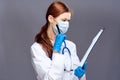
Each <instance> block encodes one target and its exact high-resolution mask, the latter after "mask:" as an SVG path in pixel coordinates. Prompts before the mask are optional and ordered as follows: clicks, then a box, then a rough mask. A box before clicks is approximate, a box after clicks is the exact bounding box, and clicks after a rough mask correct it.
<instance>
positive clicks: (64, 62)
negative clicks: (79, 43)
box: [31, 40, 80, 80]
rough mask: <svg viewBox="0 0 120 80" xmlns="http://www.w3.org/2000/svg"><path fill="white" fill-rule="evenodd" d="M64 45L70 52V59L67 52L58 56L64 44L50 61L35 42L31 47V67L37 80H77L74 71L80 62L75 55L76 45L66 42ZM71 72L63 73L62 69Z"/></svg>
mask: <svg viewBox="0 0 120 80" xmlns="http://www.w3.org/2000/svg"><path fill="white" fill-rule="evenodd" d="M65 41H66V45H67V47H68V48H69V50H70V52H71V58H70V55H69V53H68V51H65V53H64V55H62V54H60V53H61V52H62V48H63V47H64V44H62V47H61V52H60V53H55V54H53V56H52V60H51V59H50V58H49V57H48V56H47V54H46V52H45V51H44V50H43V48H42V46H41V45H40V44H38V43H37V42H35V43H33V45H32V46H31V56H32V65H33V67H34V69H35V72H36V76H37V79H38V80H78V78H77V77H76V76H75V75H74V69H75V68H76V67H77V66H78V65H79V63H80V61H79V58H78V56H77V54H76V45H75V44H74V43H73V42H71V41H68V40H65ZM65 68H66V69H67V70H70V68H72V69H73V71H69V72H67V71H64V69H65Z"/></svg>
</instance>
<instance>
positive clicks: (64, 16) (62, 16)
mask: <svg viewBox="0 0 120 80" xmlns="http://www.w3.org/2000/svg"><path fill="white" fill-rule="evenodd" d="M57 18H59V19H68V20H70V19H71V13H70V12H65V13H62V14H61V15H59V16H58V17H57Z"/></svg>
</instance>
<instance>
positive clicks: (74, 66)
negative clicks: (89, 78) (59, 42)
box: [72, 44, 86, 80]
mask: <svg viewBox="0 0 120 80" xmlns="http://www.w3.org/2000/svg"><path fill="white" fill-rule="evenodd" d="M73 47H74V48H73V49H72V52H73V53H74V54H72V56H73V61H74V62H73V68H74V70H75V69H76V68H77V67H78V66H79V64H80V60H79V57H78V55H77V49H76V45H75V44H74V45H73ZM73 74H74V71H73ZM73 77H74V78H76V79H77V80H86V76H85V75H83V77H81V78H80V79H78V78H77V77H76V76H75V75H74V76H73Z"/></svg>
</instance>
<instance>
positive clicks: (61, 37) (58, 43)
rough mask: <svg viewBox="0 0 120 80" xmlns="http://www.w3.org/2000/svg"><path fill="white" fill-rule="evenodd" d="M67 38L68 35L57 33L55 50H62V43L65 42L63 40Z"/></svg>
mask: <svg viewBox="0 0 120 80" xmlns="http://www.w3.org/2000/svg"><path fill="white" fill-rule="evenodd" d="M65 39H66V35H65V34H58V35H56V39H55V43H54V46H53V50H55V51H57V52H60V49H61V45H62V43H63V41H64V40H65Z"/></svg>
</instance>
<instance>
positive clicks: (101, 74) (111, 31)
mask: <svg viewBox="0 0 120 80" xmlns="http://www.w3.org/2000/svg"><path fill="white" fill-rule="evenodd" d="M53 1H54V0H0V80H36V76H35V74H34V70H33V68H32V65H31V58H30V46H31V45H32V43H33V42H34V36H35V34H36V33H37V32H38V31H39V29H40V27H41V26H42V25H43V24H44V23H45V13H46V10H47V8H48V6H49V4H50V3H51V2H53ZM62 1H64V2H66V3H67V4H68V5H69V7H71V8H72V9H73V11H74V14H73V16H72V20H71V22H70V29H69V31H68V33H67V36H68V39H70V40H72V41H73V42H75V43H76V45H77V51H78V55H79V58H80V59H81V58H82V56H83V54H84V53H85V51H86V50H87V48H88V46H89V45H90V43H91V41H92V39H93V37H94V36H95V35H96V34H97V32H98V31H99V29H100V28H101V27H105V28H106V30H105V31H104V33H103V34H102V36H101V37H100V39H99V40H98V42H97V44H96V45H95V47H94V49H93V50H92V52H91V54H90V56H89V57H88V65H87V72H86V74H87V80H120V69H119V68H120V63H119V61H120V42H119V41H120V5H119V4H120V0H62Z"/></svg>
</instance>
